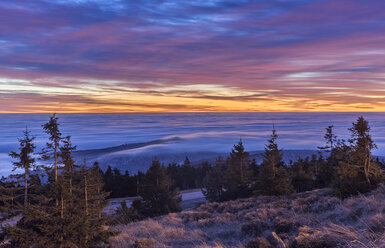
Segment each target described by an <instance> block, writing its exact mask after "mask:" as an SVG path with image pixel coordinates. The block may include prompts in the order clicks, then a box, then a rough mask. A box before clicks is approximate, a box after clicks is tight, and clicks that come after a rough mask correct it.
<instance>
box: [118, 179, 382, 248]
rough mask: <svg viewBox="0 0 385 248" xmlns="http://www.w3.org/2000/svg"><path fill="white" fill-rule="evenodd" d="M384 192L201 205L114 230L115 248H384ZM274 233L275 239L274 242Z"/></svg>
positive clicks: (319, 191) (311, 194) (307, 194)
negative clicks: (282, 244)
mask: <svg viewBox="0 0 385 248" xmlns="http://www.w3.org/2000/svg"><path fill="white" fill-rule="evenodd" d="M384 202H385V186H383V185H381V186H380V187H378V188H377V189H376V190H375V191H373V192H370V193H367V194H360V195H357V196H353V197H349V198H346V199H340V198H338V197H336V196H335V195H334V194H333V191H332V190H331V189H328V188H324V189H317V190H313V191H307V192H302V193H296V194H292V195H286V196H257V197H250V198H245V199H238V200H233V201H227V202H222V203H217V202H212V203H207V204H203V205H201V206H200V207H198V208H197V209H195V210H190V211H182V212H180V213H171V214H168V215H165V216H162V217H158V218H153V219H145V220H142V221H139V222H134V223H129V224H127V225H118V226H115V227H114V229H115V230H118V231H120V234H119V235H118V236H116V237H113V238H111V245H112V247H117V248H123V247H244V246H245V247H248V248H251V247H279V246H278V245H279V244H278V241H279V239H281V240H282V241H283V243H284V244H285V247H301V248H311V247H312V248H314V247H373V248H374V247H384V246H385V224H384V223H385V222H384V221H385V206H384V204H383V203H384ZM273 233H275V234H276V235H277V237H278V238H279V239H277V238H274V236H273Z"/></svg>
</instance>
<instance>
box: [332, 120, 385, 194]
mask: <svg viewBox="0 0 385 248" xmlns="http://www.w3.org/2000/svg"><path fill="white" fill-rule="evenodd" d="M349 131H350V133H351V139H349V143H350V146H349V147H348V148H345V150H343V151H345V153H346V155H345V156H344V159H343V160H342V159H341V160H340V161H339V170H338V177H337V178H336V180H335V181H334V184H333V187H334V189H335V190H336V192H337V194H338V195H339V196H341V197H347V196H351V195H354V194H358V193H364V192H367V191H370V190H371V189H373V188H375V187H376V186H377V185H378V183H379V182H380V181H381V180H382V179H383V172H382V170H381V167H380V166H379V165H378V164H377V163H376V162H375V160H374V159H373V157H372V154H371V152H372V150H373V149H375V148H377V146H376V144H375V143H374V142H373V140H372V137H371V135H370V127H369V123H368V121H366V120H365V119H364V117H362V116H361V117H359V118H358V119H357V121H356V122H353V126H352V127H351V128H349Z"/></svg>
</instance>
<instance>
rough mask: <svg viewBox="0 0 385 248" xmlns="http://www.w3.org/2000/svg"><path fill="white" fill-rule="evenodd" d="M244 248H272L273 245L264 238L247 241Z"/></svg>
mask: <svg viewBox="0 0 385 248" xmlns="http://www.w3.org/2000/svg"><path fill="white" fill-rule="evenodd" d="M245 248H273V245H272V244H271V243H270V242H269V241H268V240H267V239H265V238H256V239H253V240H251V241H249V242H248V243H247V244H246V246H245Z"/></svg>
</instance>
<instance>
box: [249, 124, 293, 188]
mask: <svg viewBox="0 0 385 248" xmlns="http://www.w3.org/2000/svg"><path fill="white" fill-rule="evenodd" d="M277 138H278V135H277V133H276V130H275V128H273V131H272V134H271V138H270V139H269V140H268V143H267V145H266V146H265V153H264V155H263V162H262V165H261V167H260V170H259V175H258V178H257V185H256V188H257V189H256V193H257V194H263V195H283V194H289V193H291V192H292V187H291V184H290V178H289V174H288V172H287V169H286V167H285V166H284V163H283V161H282V158H283V152H282V150H280V149H278V144H277V143H276V140H277Z"/></svg>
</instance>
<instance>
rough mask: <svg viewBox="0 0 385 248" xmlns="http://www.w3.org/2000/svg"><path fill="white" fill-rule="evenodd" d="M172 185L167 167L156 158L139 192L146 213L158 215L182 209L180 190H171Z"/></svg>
mask: <svg viewBox="0 0 385 248" xmlns="http://www.w3.org/2000/svg"><path fill="white" fill-rule="evenodd" d="M171 185H172V182H171V179H170V177H169V176H168V175H167V169H166V167H165V166H164V165H160V162H159V161H158V160H154V161H153V162H152V165H151V167H150V168H149V169H148V171H147V172H146V174H145V176H144V178H143V182H142V183H141V185H140V193H139V194H140V196H141V197H142V199H143V205H144V212H145V214H146V215H148V216H157V215H162V214H167V213H170V212H176V211H180V210H181V206H180V202H181V200H182V199H181V196H180V195H179V191H178V190H176V189H175V190H171Z"/></svg>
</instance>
